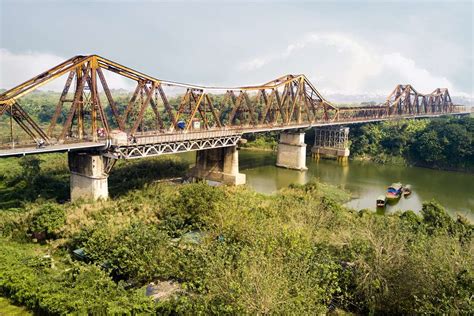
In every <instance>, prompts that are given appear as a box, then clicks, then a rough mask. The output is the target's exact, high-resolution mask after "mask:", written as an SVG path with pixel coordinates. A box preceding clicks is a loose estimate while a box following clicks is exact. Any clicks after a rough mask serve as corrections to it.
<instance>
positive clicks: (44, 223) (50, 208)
mask: <svg viewBox="0 0 474 316" xmlns="http://www.w3.org/2000/svg"><path fill="white" fill-rule="evenodd" d="M65 221H66V212H65V210H64V208H63V207H61V206H59V205H57V204H53V203H46V204H43V205H42V206H40V207H39V208H38V210H36V211H35V212H34V213H33V216H32V218H31V224H30V231H31V232H33V233H34V234H42V233H43V234H45V235H46V237H48V238H51V237H54V236H56V234H57V233H58V232H59V229H60V228H61V227H62V226H63V225H64V223H65Z"/></svg>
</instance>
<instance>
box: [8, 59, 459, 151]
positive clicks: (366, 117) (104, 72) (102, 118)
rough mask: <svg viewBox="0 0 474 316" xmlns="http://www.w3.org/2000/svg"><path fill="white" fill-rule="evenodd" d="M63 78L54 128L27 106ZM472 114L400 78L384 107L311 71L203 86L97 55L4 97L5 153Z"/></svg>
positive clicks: (200, 143)
mask: <svg viewBox="0 0 474 316" xmlns="http://www.w3.org/2000/svg"><path fill="white" fill-rule="evenodd" d="M111 78H112V79H111ZM113 78H115V79H117V78H125V79H127V80H131V81H132V82H134V84H135V90H134V92H133V94H132V95H131V96H130V94H123V93H122V94H119V96H117V94H116V93H112V92H113V91H111V87H110V86H109V84H110V83H111V82H113V81H114V80H113ZM53 80H57V81H59V80H64V82H65V83H64V88H63V90H62V93H61V94H60V95H59V99H58V100H57V104H56V107H55V111H54V114H53V115H52V118H51V120H50V122H49V124H48V125H44V124H40V123H38V122H36V119H34V118H33V116H32V115H31V114H29V113H27V111H26V110H25V109H24V107H22V105H21V103H22V102H23V101H22V100H23V99H24V98H26V97H27V95H28V94H30V93H32V92H33V91H34V90H36V89H38V88H39V87H42V86H44V85H47V84H48V83H50V82H52V81H53ZM112 88H113V87H112ZM106 105H108V106H106ZM466 113H467V112H466V109H465V108H464V107H460V106H456V105H454V104H453V102H452V100H451V97H450V95H449V92H448V90H447V89H445V88H438V89H435V90H434V91H433V92H432V93H430V94H421V93H419V92H417V91H416V90H415V89H414V88H413V87H412V86H410V85H398V86H397V87H396V88H395V90H394V91H393V92H392V93H391V94H390V95H389V96H388V98H387V100H386V101H385V102H384V103H382V104H378V105H373V106H352V107H347V106H335V105H333V104H332V103H331V102H329V101H327V100H326V99H325V98H324V97H323V96H322V95H321V94H320V93H319V92H318V91H317V90H316V88H315V87H314V86H313V85H312V84H311V82H310V81H309V80H308V79H307V78H306V77H305V76H304V75H286V76H283V77H280V78H277V79H275V80H272V81H270V82H267V83H265V84H263V85H259V86H245V87H236V88H235V87H233V88H225V87H203V86H197V85H189V84H182V83H177V82H171V81H165V80H160V79H156V78H154V77H151V76H149V75H146V74H143V73H141V72H138V71H135V70H133V69H131V68H128V67H125V66H123V65H120V64H118V63H115V62H113V61H110V60H108V59H105V58H103V57H100V56H97V55H91V56H75V57H73V58H71V59H68V60H66V61H65V62H63V63H61V64H59V65H57V66H56V67H53V68H51V69H49V70H47V71H45V72H44V73H42V74H40V75H38V76H36V77H34V78H32V79H30V80H28V81H26V82H24V83H22V84H20V85H18V86H16V87H14V88H12V89H10V90H8V91H6V92H4V93H3V94H1V95H0V124H2V125H3V127H2V128H1V129H0V132H1V133H2V135H0V139H1V144H0V157H1V156H3V157H6V156H18V155H25V154H30V153H46V152H64V151H101V152H107V155H108V156H110V157H114V158H140V157H147V156H155V155H161V154H168V153H177V152H184V151H191V150H202V149H209V148H218V147H226V146H232V145H236V144H237V142H238V141H239V139H240V137H241V136H242V135H243V134H245V133H255V132H265V131H275V130H298V129H299V130H302V129H307V128H310V127H316V126H328V125H341V124H344V125H346V124H354V123H361V122H375V121H383V120H393V119H400V118H421V117H436V116H442V115H454V114H466ZM7 125H8V127H7Z"/></svg>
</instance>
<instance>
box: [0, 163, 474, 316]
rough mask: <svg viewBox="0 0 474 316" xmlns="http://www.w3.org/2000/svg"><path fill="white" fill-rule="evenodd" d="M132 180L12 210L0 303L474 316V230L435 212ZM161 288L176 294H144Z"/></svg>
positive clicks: (435, 208)
mask: <svg viewBox="0 0 474 316" xmlns="http://www.w3.org/2000/svg"><path fill="white" fill-rule="evenodd" d="M163 163H170V164H175V163H177V166H175V168H177V169H179V167H178V166H179V165H180V162H179V161H175V162H170V161H169V160H168V159H166V158H164V159H157V160H154V159H152V160H151V161H150V162H148V164H155V166H156V165H159V164H163ZM148 166H150V165H148ZM135 167H140V165H138V166H135ZM122 172H124V171H122ZM128 172H132V169H130V170H128ZM124 175H125V174H124ZM127 175H128V174H127ZM137 175H138V177H137V178H136V179H135V181H137V182H138V181H140V180H142V181H143V183H142V184H143V185H142V186H141V187H139V188H134V189H127V188H126V186H127V184H126V183H121V184H117V185H118V186H119V187H120V186H123V187H122V190H120V191H121V192H122V193H120V194H118V195H117V196H115V197H114V198H112V199H110V200H109V201H102V202H96V203H90V202H87V201H83V202H76V203H66V204H62V205H61V204H58V203H55V202H44V201H38V202H37V203H28V204H25V205H24V207H22V208H19V209H16V210H10V211H3V212H2V213H1V217H0V232H1V235H2V236H3V237H1V238H0V239H1V240H0V241H1V242H0V293H1V294H2V295H6V296H8V297H10V298H11V299H12V300H13V301H15V302H17V303H20V304H23V305H26V306H27V307H28V308H29V309H31V310H33V311H35V312H37V313H41V312H42V313H57V314H62V313H108V314H110V313H122V314H130V313H159V314H163V313H165V314H166V313H178V314H179V313H191V314H195V313H204V314H210V313H211V314H214V313H217V314H219V313H231V314H259V313H277V314H292V313H298V314H308V313H309V314H320V313H327V312H329V311H332V310H334V309H339V310H343V311H348V312H353V313H362V314H366V313H389V314H390V313H394V314H399V313H402V314H414V313H448V314H449V313H454V314H459V313H461V314H462V313H469V312H470V308H471V307H470V305H469V304H470V303H469V302H470V295H471V293H472V284H474V283H473V281H474V278H473V275H474V271H473V270H472V267H473V266H474V265H473V262H474V258H473V253H472V251H471V250H472V247H473V246H474V245H473V240H472V236H473V234H472V231H473V227H472V225H470V224H468V223H467V222H465V221H463V220H462V219H459V220H456V219H451V218H450V217H449V216H447V214H446V212H445V211H444V209H443V208H442V207H440V206H439V205H438V204H436V203H427V204H425V205H424V207H423V210H422V212H421V215H416V214H414V213H413V212H406V213H396V214H391V215H387V216H377V215H375V214H372V213H367V212H361V213H358V212H353V211H350V210H348V209H346V208H345V207H344V206H342V204H343V203H345V202H346V201H347V200H348V198H349V195H348V193H347V192H346V191H344V190H341V189H339V188H336V187H334V186H331V185H327V184H323V183H319V182H310V183H307V184H305V185H291V186H290V187H288V188H284V189H282V190H280V191H278V192H277V193H276V194H273V195H264V194H259V193H257V192H255V191H254V190H252V189H251V188H249V187H228V186H221V187H211V186H208V185H205V184H200V183H197V184H186V185H177V184H169V183H148V182H147V178H146V174H144V173H140V172H138V173H137ZM77 249H81V253H82V254H83V256H82V257H78V256H75V255H73V251H74V250H77ZM380 249H383V251H380ZM165 281H166V282H168V283H170V284H174V285H175V286H177V289H178V290H177V291H175V292H173V294H172V295H169V296H166V297H163V298H162V299H161V300H160V301H158V302H154V301H153V300H151V299H150V298H149V297H147V296H146V295H145V293H146V289H147V287H148V285H149V284H150V282H154V283H155V284H162V283H163V282H165ZM439 298H443V299H439Z"/></svg>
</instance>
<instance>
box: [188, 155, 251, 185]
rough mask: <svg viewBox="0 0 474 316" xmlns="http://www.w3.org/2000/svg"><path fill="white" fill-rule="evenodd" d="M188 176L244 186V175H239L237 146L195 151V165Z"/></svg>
mask: <svg viewBox="0 0 474 316" xmlns="http://www.w3.org/2000/svg"><path fill="white" fill-rule="evenodd" d="M189 176H190V177H191V178H194V179H201V180H211V181H216V182H221V183H224V184H230V185H240V184H245V174H243V173H239V152H238V151H237V146H230V147H222V148H213V149H206V150H199V151H197V152H196V165H195V166H194V167H193V168H192V169H191V170H190V172H189Z"/></svg>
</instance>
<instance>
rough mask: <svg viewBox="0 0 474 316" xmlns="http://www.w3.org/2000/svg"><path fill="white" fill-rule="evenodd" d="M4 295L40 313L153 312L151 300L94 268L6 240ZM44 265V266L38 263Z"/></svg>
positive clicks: (0, 267) (0, 281)
mask: <svg viewBox="0 0 474 316" xmlns="http://www.w3.org/2000/svg"><path fill="white" fill-rule="evenodd" d="M1 247H2V251H1V252H0V293H1V294H2V295H5V296H8V297H10V298H11V299H12V300H13V301H14V302H15V303H18V304H22V305H24V306H26V307H28V308H29V309H31V310H34V311H35V312H37V313H44V314H57V315H62V314H70V313H76V314H128V313H140V312H141V313H144V312H151V311H152V310H153V305H152V303H151V301H150V300H148V299H147V298H145V297H143V296H142V295H140V294H139V293H137V292H130V291H126V290H125V289H124V287H123V286H122V285H121V284H116V283H114V282H113V281H112V280H111V279H110V278H109V277H108V276H107V275H106V273H104V272H103V271H102V270H101V269H99V268H98V267H97V266H94V265H82V264H77V263H75V264H70V263H68V262H55V259H54V258H53V259H48V257H45V254H44V253H45V251H46V249H45V248H43V247H38V246H30V245H22V244H19V243H12V242H9V241H6V240H2V243H1ZM38 262H42V264H38Z"/></svg>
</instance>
